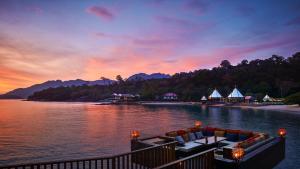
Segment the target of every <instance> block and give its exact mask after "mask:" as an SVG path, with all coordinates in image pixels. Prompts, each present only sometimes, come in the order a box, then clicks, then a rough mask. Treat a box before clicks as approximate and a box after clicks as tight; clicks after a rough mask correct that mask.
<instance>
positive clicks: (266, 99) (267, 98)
mask: <svg viewBox="0 0 300 169" xmlns="http://www.w3.org/2000/svg"><path fill="white" fill-rule="evenodd" d="M263 101H264V102H271V101H273V99H272V98H271V97H270V96H269V95H267V94H266V96H265V97H264V98H263Z"/></svg>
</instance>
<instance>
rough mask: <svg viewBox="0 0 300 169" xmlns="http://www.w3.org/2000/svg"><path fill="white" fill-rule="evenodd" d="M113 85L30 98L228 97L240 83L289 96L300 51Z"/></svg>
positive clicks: (246, 90) (254, 91)
mask: <svg viewBox="0 0 300 169" xmlns="http://www.w3.org/2000/svg"><path fill="white" fill-rule="evenodd" d="M117 80H118V83H115V84H112V85H109V86H78V87H59V88H50V89H47V90H43V91H40V92H36V93H34V94H33V95H32V96H30V97H29V100H44V101H98V100H101V99H105V98H107V97H110V96H111V94H112V93H114V92H116V93H133V94H140V95H141V98H142V99H143V100H155V99H158V98H159V97H161V96H162V95H163V94H164V93H166V92H174V93H177V94H178V96H179V99H180V100H185V101H197V100H200V98H201V97H202V96H203V95H205V96H208V95H209V93H211V92H212V90H213V89H214V88H217V89H219V91H220V93H221V94H222V95H223V96H227V95H228V94H229V93H230V92H231V90H232V89H233V88H234V87H235V86H237V87H238V88H239V89H240V91H241V92H242V93H243V94H244V95H255V96H257V98H261V97H263V96H264V95H265V94H269V95H270V96H272V97H285V96H287V95H289V94H292V93H295V92H299V91H300V52H298V53H296V54H294V55H293V56H291V57H288V58H284V57H282V56H277V55H273V56H272V57H270V58H268V59H265V60H260V59H256V60H252V61H247V60H243V61H241V63H239V64H237V65H236V66H232V65H231V64H230V62H229V61H227V60H224V61H222V62H221V64H220V66H219V67H215V68H213V69H211V70H208V69H201V70H196V71H193V72H189V73H177V74H175V75H173V76H172V77H171V78H168V79H154V80H144V81H124V80H122V78H121V77H120V76H118V78H117Z"/></svg>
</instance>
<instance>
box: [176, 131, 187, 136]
mask: <svg viewBox="0 0 300 169" xmlns="http://www.w3.org/2000/svg"><path fill="white" fill-rule="evenodd" d="M184 134H186V131H185V130H178V131H177V135H180V136H182V135H184Z"/></svg>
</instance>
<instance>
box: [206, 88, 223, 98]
mask: <svg viewBox="0 0 300 169" xmlns="http://www.w3.org/2000/svg"><path fill="white" fill-rule="evenodd" d="M209 98H210V99H213V98H222V96H221V94H220V93H219V92H218V90H217V89H215V90H214V91H213V92H212V94H211V95H210V96H209Z"/></svg>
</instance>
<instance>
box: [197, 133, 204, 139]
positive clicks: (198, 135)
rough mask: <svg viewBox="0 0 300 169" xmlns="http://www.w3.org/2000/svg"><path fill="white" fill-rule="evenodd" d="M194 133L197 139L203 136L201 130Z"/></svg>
mask: <svg viewBox="0 0 300 169" xmlns="http://www.w3.org/2000/svg"><path fill="white" fill-rule="evenodd" d="M195 135H196V138H197V139H202V138H203V137H204V136H203V133H202V131H198V132H196V133H195Z"/></svg>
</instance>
